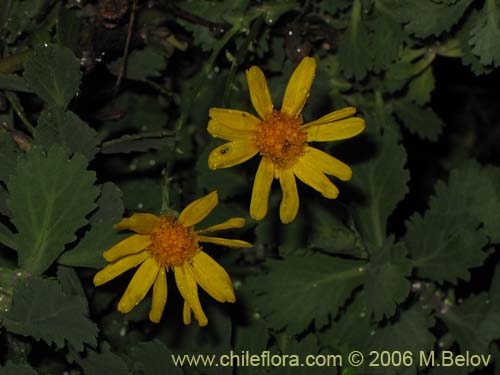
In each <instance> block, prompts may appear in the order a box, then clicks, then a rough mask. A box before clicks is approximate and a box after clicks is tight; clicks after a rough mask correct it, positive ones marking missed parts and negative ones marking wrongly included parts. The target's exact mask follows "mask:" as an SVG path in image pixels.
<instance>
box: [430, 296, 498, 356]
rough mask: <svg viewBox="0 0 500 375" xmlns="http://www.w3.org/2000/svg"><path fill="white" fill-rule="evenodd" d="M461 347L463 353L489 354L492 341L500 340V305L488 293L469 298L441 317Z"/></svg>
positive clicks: (452, 307)
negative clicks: (493, 301) (491, 299)
mask: <svg viewBox="0 0 500 375" xmlns="http://www.w3.org/2000/svg"><path fill="white" fill-rule="evenodd" d="M439 317H440V319H442V320H443V321H444V322H445V323H446V325H447V326H448V328H449V329H450V332H451V333H452V334H453V336H454V337H455V339H456V340H457V342H458V345H459V346H460V350H461V351H462V353H464V352H465V351H470V352H472V353H481V354H486V353H488V346H489V344H490V342H491V341H493V340H495V339H498V338H500V304H498V303H492V301H490V299H489V297H488V295H487V294H486V293H480V294H477V295H473V296H471V297H469V298H467V299H466V300H465V301H464V303H463V304H462V305H458V306H451V307H450V308H449V309H448V310H447V311H446V312H445V313H441V314H440V315H439Z"/></svg>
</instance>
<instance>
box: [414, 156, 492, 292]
mask: <svg viewBox="0 0 500 375" xmlns="http://www.w3.org/2000/svg"><path fill="white" fill-rule="evenodd" d="M495 172H496V173H498V170H497V169H496V168H495ZM492 174H493V173H492V172H489V173H488V172H487V170H485V169H482V168H481V166H480V165H479V164H478V163H477V162H475V161H469V162H467V163H465V164H464V165H463V166H462V167H461V168H459V169H454V170H452V172H451V175H450V178H449V181H448V185H445V184H444V183H443V182H441V181H440V182H438V183H437V185H436V193H435V196H433V197H432V198H431V202H430V209H429V210H428V211H427V212H426V213H425V215H424V217H422V216H420V215H419V214H415V215H414V216H412V218H411V219H410V221H409V222H408V223H407V228H408V232H407V235H406V241H407V244H408V249H409V250H410V254H411V257H412V258H413V259H414V262H415V266H416V267H417V268H418V274H419V276H420V277H425V278H430V279H432V280H435V281H438V282H442V281H450V282H453V283H456V280H457V278H462V279H464V280H468V279H469V277H470V275H469V272H468V269H469V268H473V267H477V266H480V265H481V264H482V263H483V261H484V259H485V257H486V253H485V252H483V251H482V248H483V247H484V246H485V245H486V243H487V238H486V236H485V234H487V235H489V236H490V237H491V238H492V240H493V241H495V242H496V241H498V240H499V237H498V236H499V234H498V229H497V225H498V220H499V218H498V215H499V212H500V211H499V210H500V206H499V204H500V199H499V197H498V196H497V190H496V188H495V186H494V185H493V183H492V180H491V177H492V176H491V175H492ZM480 227H481V228H480ZM478 228H479V229H478Z"/></svg>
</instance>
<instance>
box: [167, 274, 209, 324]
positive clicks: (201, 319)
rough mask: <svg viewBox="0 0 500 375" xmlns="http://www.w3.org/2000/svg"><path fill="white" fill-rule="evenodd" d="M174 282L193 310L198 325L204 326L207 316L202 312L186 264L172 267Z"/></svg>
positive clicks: (192, 279)
mask: <svg viewBox="0 0 500 375" xmlns="http://www.w3.org/2000/svg"><path fill="white" fill-rule="evenodd" d="M174 274H175V282H176V284H177V288H179V292H180V293H181V296H182V298H184V299H185V300H186V302H187V303H188V304H189V306H190V307H191V309H192V310H193V312H194V317H195V318H196V320H197V321H198V324H199V325H200V326H206V325H207V323H208V319H207V316H206V315H205V313H204V312H203V309H202V308H201V304H200V298H199V297H198V286H197V285H196V281H195V279H194V277H193V275H192V273H191V270H190V268H189V267H187V266H186V265H182V266H175V267H174Z"/></svg>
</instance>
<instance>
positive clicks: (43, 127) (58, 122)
mask: <svg viewBox="0 0 500 375" xmlns="http://www.w3.org/2000/svg"><path fill="white" fill-rule="evenodd" d="M34 142H35V144H38V145H41V146H43V147H44V148H45V149H49V148H50V147H51V146H52V145H54V144H60V145H62V146H65V147H67V148H68V150H69V151H71V152H78V153H80V154H82V155H83V156H85V157H86V158H87V159H88V160H92V159H93V158H94V155H95V153H96V152H97V145H98V143H99V142H98V140H97V133H96V131H95V130H94V129H92V128H91V127H90V126H88V124H87V123H86V122H84V121H82V120H81V119H80V118H79V117H78V116H77V115H76V114H75V113H73V112H70V111H63V110H61V109H59V108H49V109H48V110H46V111H44V112H43V113H42V115H41V116H40V118H39V119H38V126H37V127H36V128H35V134H34Z"/></svg>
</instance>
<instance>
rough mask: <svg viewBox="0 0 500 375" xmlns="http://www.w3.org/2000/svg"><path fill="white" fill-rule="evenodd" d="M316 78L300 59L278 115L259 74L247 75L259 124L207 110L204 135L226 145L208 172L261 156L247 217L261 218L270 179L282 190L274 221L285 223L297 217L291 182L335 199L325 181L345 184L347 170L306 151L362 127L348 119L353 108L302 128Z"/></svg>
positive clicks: (243, 115) (245, 116)
mask: <svg viewBox="0 0 500 375" xmlns="http://www.w3.org/2000/svg"><path fill="white" fill-rule="evenodd" d="M315 72H316V60H315V59H314V58H312V57H305V58H304V59H303V60H302V61H301V62H300V64H299V65H298V66H297V68H296V69H295V71H294V72H293V74H292V77H291V78H290V81H289V83H288V86H287V88H286V91H285V96H284V98H283V104H282V106H281V110H280V111H277V110H275V109H274V107H273V103H272V102H271V95H270V93H269V89H268V87H267V82H266V78H265V77H264V73H263V72H262V70H260V68H258V67H256V66H252V67H251V68H250V69H249V70H247V80H248V86H249V89H250V98H251V100H252V104H253V106H254V108H255V110H256V111H257V113H258V114H259V116H260V118H257V117H255V116H253V115H252V114H250V113H248V112H243V111H238V110H234V109H224V108H211V109H210V112H209V115H210V118H211V119H210V121H209V123H208V132H209V133H210V134H212V135H213V136H214V137H218V138H222V139H225V140H227V141H229V142H228V143H225V144H223V145H222V146H219V147H217V148H216V149H214V150H213V151H212V152H211V153H210V155H209V157H208V166H209V167H210V168H211V169H218V168H228V167H232V166H234V165H237V164H241V163H243V162H245V161H247V160H249V159H250V158H252V157H253V156H255V155H256V154H260V155H261V156H262V160H261V161H260V164H259V167H258V169H257V174H256V175H255V182H254V185H253V191H252V199H251V201H250V216H252V217H253V218H254V219H256V220H261V219H263V218H264V216H266V213H267V208H268V201H269V192H270V190H271V184H272V181H273V179H278V180H279V182H280V185H281V189H282V190H283V198H282V201H281V205H280V218H281V221H282V222H283V223H285V224H286V223H290V222H291V221H293V220H294V219H295V217H296V216H297V212H298V209H299V196H298V192H297V185H296V181H295V177H297V178H298V179H299V180H301V181H302V182H304V183H305V184H307V185H309V186H311V187H312V188H314V189H316V190H317V191H319V192H320V193H321V194H322V195H323V196H324V197H326V198H330V199H334V198H337V196H338V194H339V190H338V189H337V187H336V186H335V185H334V184H333V183H332V182H331V181H330V179H329V178H328V177H327V176H326V175H332V176H335V177H337V178H339V179H341V180H343V181H347V180H349V179H350V178H351V176H352V171H351V168H350V167H349V166H348V165H346V164H344V163H343V162H341V161H340V160H338V159H335V158H334V157H332V156H330V155H328V154H327V153H325V152H323V151H321V150H318V149H316V148H313V147H311V146H309V145H308V143H309V142H328V141H337V140H341V139H346V138H351V137H354V136H356V135H358V134H359V133H361V132H362V131H363V130H364V128H365V121H364V120H363V119H362V118H359V117H352V115H354V114H355V113H356V109H355V108H353V107H347V108H343V109H341V110H338V111H335V112H331V113H329V114H327V115H325V116H323V117H321V118H320V119H318V120H315V121H312V122H309V123H306V124H303V123H302V116H301V112H302V108H303V107H304V105H305V103H306V100H307V98H308V96H309V91H310V88H311V84H312V81H313V79H314V75H315Z"/></svg>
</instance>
